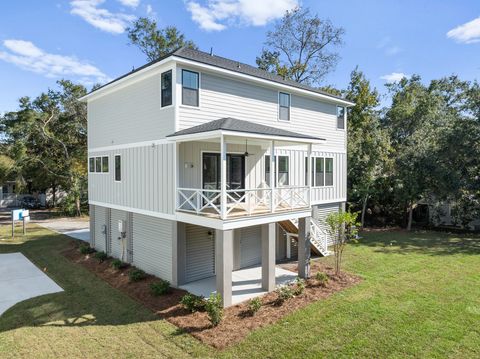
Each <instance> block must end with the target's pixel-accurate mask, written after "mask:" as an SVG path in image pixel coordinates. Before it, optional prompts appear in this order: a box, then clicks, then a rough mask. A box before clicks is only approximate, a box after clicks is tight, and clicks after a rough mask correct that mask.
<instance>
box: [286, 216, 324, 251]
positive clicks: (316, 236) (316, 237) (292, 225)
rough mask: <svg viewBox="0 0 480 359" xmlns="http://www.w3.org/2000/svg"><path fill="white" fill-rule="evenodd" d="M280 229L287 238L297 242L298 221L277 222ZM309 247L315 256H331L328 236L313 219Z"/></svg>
mask: <svg viewBox="0 0 480 359" xmlns="http://www.w3.org/2000/svg"><path fill="white" fill-rule="evenodd" d="M278 224H279V225H280V227H282V229H283V230H284V231H285V232H286V233H287V236H291V237H293V238H296V239H297V241H298V221H296V220H294V221H292V220H289V219H287V220H285V221H280V222H278ZM310 245H311V249H312V251H313V252H314V253H315V254H318V255H321V256H324V257H326V256H329V255H331V254H332V253H331V251H329V250H328V236H327V233H326V232H325V231H324V230H323V229H322V228H321V227H320V226H319V224H318V223H317V221H316V220H315V219H313V218H311V220H310Z"/></svg>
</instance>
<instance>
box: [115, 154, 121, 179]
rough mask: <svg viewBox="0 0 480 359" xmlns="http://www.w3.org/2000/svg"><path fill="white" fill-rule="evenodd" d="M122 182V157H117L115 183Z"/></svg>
mask: <svg viewBox="0 0 480 359" xmlns="http://www.w3.org/2000/svg"><path fill="white" fill-rule="evenodd" d="M121 180H122V156H120V155H115V182H120V181H121Z"/></svg>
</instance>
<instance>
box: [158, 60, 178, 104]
mask: <svg viewBox="0 0 480 359" xmlns="http://www.w3.org/2000/svg"><path fill="white" fill-rule="evenodd" d="M168 72H170V76H171V79H170V82H171V84H170V85H171V102H170V104H169V105H163V89H162V81H163V75H164V74H166V73H168ZM174 89H175V86H174V84H173V69H170V70H166V71H164V72H162V73H161V74H160V109H164V108H169V107H172V106H173V98H174V97H173V96H174Z"/></svg>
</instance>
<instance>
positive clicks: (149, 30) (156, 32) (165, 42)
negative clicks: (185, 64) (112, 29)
mask: <svg viewBox="0 0 480 359" xmlns="http://www.w3.org/2000/svg"><path fill="white" fill-rule="evenodd" d="M127 33H128V39H129V40H130V44H131V45H135V46H136V47H138V48H139V49H140V51H142V52H143V53H144V54H145V55H146V56H147V59H148V61H154V60H156V59H158V58H160V57H162V56H165V55H167V54H169V53H171V52H173V51H175V50H177V49H179V48H180V47H183V46H186V47H190V48H196V45H195V44H194V43H193V41H190V40H186V39H185V35H184V34H182V33H181V32H180V31H179V30H178V29H177V28H176V27H175V26H167V27H165V28H164V29H158V27H157V22H156V21H155V20H152V19H149V18H146V17H140V18H138V19H137V20H135V21H134V22H133V25H132V26H131V27H129V28H128V29H127Z"/></svg>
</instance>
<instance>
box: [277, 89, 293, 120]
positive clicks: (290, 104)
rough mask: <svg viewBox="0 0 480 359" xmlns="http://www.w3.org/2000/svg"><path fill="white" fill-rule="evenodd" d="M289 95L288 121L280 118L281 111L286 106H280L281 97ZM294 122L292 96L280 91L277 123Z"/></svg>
mask: <svg viewBox="0 0 480 359" xmlns="http://www.w3.org/2000/svg"><path fill="white" fill-rule="evenodd" d="M281 94H284V95H288V120H282V119H281V118H280V109H281V108H282V107H285V106H281V105H280V95H281ZM291 120H292V94H291V93H289V92H284V91H278V103H277V121H280V122H291Z"/></svg>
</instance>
